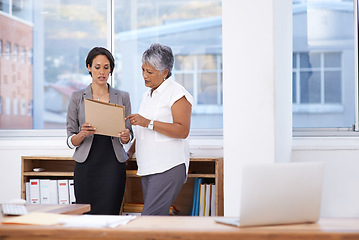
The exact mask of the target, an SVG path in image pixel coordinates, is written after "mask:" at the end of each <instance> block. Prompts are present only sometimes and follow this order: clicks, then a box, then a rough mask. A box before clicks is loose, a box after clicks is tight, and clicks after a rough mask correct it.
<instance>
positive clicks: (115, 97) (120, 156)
mask: <svg viewBox="0 0 359 240" xmlns="http://www.w3.org/2000/svg"><path fill="white" fill-rule="evenodd" d="M109 92H110V103H116V104H120V105H123V106H125V116H126V117H127V116H128V115H130V114H131V102H130V95H129V93H128V92H125V91H121V90H117V89H115V88H113V87H111V86H109ZM85 98H89V99H92V91H91V84H90V85H89V86H87V87H86V88H85V89H82V90H78V91H75V92H73V93H72V95H71V99H70V103H69V107H68V110H67V123H66V125H67V141H66V143H68V138H69V137H71V136H72V135H74V134H77V133H79V132H80V131H81V126H82V124H84V123H85V104H84V100H85ZM126 128H127V129H129V130H130V132H131V135H132V127H131V124H130V122H129V120H126ZM93 138H94V135H90V136H87V137H85V138H84V140H83V141H82V143H81V144H80V145H79V146H78V147H76V150H75V153H74V155H73V159H74V160H75V161H76V162H79V163H83V162H85V160H86V159H87V156H88V154H89V152H90V149H91V145H92V140H93ZM111 139H112V146H113V149H114V151H115V154H116V157H117V160H118V161H119V162H126V160H127V159H128V156H127V153H126V152H125V150H124V149H123V147H122V144H121V142H120V139H119V138H118V137H111ZM69 147H70V146H69ZM70 148H71V147H70Z"/></svg>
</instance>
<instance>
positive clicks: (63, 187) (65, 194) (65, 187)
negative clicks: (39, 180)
mask: <svg viewBox="0 0 359 240" xmlns="http://www.w3.org/2000/svg"><path fill="white" fill-rule="evenodd" d="M57 188H58V192H59V204H69V203H70V200H69V180H67V179H60V180H57Z"/></svg>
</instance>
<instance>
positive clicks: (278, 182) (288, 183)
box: [215, 162, 323, 227]
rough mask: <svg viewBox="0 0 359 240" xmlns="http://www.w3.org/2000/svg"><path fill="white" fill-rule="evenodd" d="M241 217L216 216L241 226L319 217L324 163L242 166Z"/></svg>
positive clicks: (314, 219)
mask: <svg viewBox="0 0 359 240" xmlns="http://www.w3.org/2000/svg"><path fill="white" fill-rule="evenodd" d="M242 176H243V178H242V189H241V201H240V215H239V216H240V217H239V218H226V217H221V218H216V219H215V220H216V221H217V222H220V223H225V224H231V225H235V226H239V227H245V226H260V225H278V224H294V223H305V222H308V223H311V222H316V221H318V220H319V217H320V207H321V194H322V180H323V163H319V162H317V163H313V162H312V163H275V164H256V165H246V166H244V167H243V174H242Z"/></svg>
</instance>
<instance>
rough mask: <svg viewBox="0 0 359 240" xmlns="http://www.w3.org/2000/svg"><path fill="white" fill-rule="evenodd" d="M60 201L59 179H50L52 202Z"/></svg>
mask: <svg viewBox="0 0 359 240" xmlns="http://www.w3.org/2000/svg"><path fill="white" fill-rule="evenodd" d="M58 203H59V193H58V190H57V180H54V179H51V180H50V204H58Z"/></svg>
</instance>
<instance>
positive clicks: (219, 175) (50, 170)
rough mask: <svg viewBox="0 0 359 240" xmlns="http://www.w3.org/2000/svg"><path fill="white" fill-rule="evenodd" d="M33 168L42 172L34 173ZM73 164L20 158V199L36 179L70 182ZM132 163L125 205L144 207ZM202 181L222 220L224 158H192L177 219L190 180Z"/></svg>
mask: <svg viewBox="0 0 359 240" xmlns="http://www.w3.org/2000/svg"><path fill="white" fill-rule="evenodd" d="M34 168H43V169H44V171H42V172H34V171H33V169H34ZM74 168H75V161H74V160H73V159H72V158H71V157H60V156H22V157H21V198H23V199H25V196H26V192H25V191H26V186H25V184H26V182H28V181H29V180H30V179H32V178H36V179H45V178H47V179H72V178H73V176H74V173H73V172H74ZM136 172H137V164H136V160H135V159H130V160H129V161H127V181H126V190H125V197H124V202H125V203H127V202H135V203H143V197H142V186H141V178H140V177H139V176H137V175H136ZM194 177H199V178H204V179H206V181H208V182H212V183H214V184H215V185H216V193H215V202H216V209H215V213H216V215H217V216H223V213H224V209H223V158H191V160H190V166H189V174H188V179H187V182H186V183H185V184H184V185H183V187H182V190H181V192H180V193H179V195H178V197H177V199H176V200H175V202H174V204H173V205H174V206H175V207H176V209H177V210H179V212H178V214H179V215H187V214H188V213H189V211H190V210H191V206H192V201H193V178H194Z"/></svg>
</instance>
